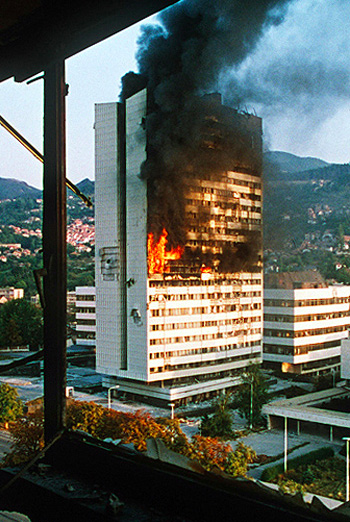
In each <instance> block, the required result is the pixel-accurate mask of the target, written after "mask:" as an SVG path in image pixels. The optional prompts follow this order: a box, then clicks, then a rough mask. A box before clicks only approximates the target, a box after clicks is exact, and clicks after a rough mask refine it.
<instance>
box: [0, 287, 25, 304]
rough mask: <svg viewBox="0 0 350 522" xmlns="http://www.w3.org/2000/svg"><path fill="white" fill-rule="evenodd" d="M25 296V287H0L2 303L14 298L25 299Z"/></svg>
mask: <svg viewBox="0 0 350 522" xmlns="http://www.w3.org/2000/svg"><path fill="white" fill-rule="evenodd" d="M23 297H24V290H23V288H14V287H13V286H9V287H6V288H0V304H4V303H7V301H12V299H23Z"/></svg>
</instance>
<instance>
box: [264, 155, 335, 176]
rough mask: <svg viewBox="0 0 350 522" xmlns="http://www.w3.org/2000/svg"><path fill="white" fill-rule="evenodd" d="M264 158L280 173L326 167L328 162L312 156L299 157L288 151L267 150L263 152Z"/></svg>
mask: <svg viewBox="0 0 350 522" xmlns="http://www.w3.org/2000/svg"><path fill="white" fill-rule="evenodd" d="M264 159H265V160H267V161H268V162H270V163H272V164H274V165H275V166H276V167H278V168H279V170H280V171H281V172H282V173H289V174H290V173H293V172H305V171H307V170H313V169H319V168H322V167H327V166H328V165H329V163H327V162H326V161H323V160H320V159H318V158H312V157H301V156H296V155H295V154H290V153H289V152H281V151H276V150H273V151H269V152H266V153H265V154H264Z"/></svg>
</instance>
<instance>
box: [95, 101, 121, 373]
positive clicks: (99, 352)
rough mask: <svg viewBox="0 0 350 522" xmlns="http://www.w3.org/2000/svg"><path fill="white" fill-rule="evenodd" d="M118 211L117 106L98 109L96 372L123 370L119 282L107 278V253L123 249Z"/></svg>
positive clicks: (96, 121) (96, 152)
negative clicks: (120, 368) (119, 234)
mask: <svg viewBox="0 0 350 522" xmlns="http://www.w3.org/2000/svg"><path fill="white" fill-rule="evenodd" d="M117 210H118V207H117V104H116V103H103V104H97V105H96V106H95V233H96V243H95V252H96V271H95V281H96V307H97V310H98V314H97V318H96V371H97V372H100V373H104V374H107V375H116V373H117V371H118V368H119V366H120V346H119V345H118V341H119V332H120V309H119V307H118V305H117V303H118V290H119V281H118V277H117V275H116V274H114V277H112V276H111V277H106V276H105V275H104V274H103V266H102V263H103V257H102V256H103V249H109V248H111V247H114V248H118V247H119V238H118V223H119V221H118V211H117Z"/></svg>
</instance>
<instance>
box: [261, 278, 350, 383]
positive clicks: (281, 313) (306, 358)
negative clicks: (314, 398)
mask: <svg viewBox="0 0 350 522" xmlns="http://www.w3.org/2000/svg"><path fill="white" fill-rule="evenodd" d="M272 279H274V280H272ZM272 279H271V278H270V281H269V280H268V276H266V281H265V289H264V354H263V360H264V365H265V366H267V367H270V368H274V369H277V370H280V371H282V372H283V373H292V374H314V375H318V374H319V373H322V372H328V371H330V370H332V369H333V370H334V371H335V370H339V369H340V354H341V342H342V340H343V339H347V338H348V329H349V327H350V286H345V285H344V286H343V285H332V286H328V285H326V283H325V282H324V281H322V280H321V279H320V277H319V276H318V275H317V274H315V273H314V272H307V273H304V272H295V273H286V274H283V273H281V274H276V275H274V278H272Z"/></svg>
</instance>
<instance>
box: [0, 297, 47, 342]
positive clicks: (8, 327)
mask: <svg viewBox="0 0 350 522" xmlns="http://www.w3.org/2000/svg"><path fill="white" fill-rule="evenodd" d="M42 343H43V318H42V311H41V309H40V308H38V307H37V306H35V305H33V304H32V303H30V302H29V301H26V300H25V299H13V300H12V301H8V302H7V303H5V304H3V305H2V306H1V307H0V346H20V345H29V347H30V349H31V350H37V349H38V347H39V346H40V345H42Z"/></svg>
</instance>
